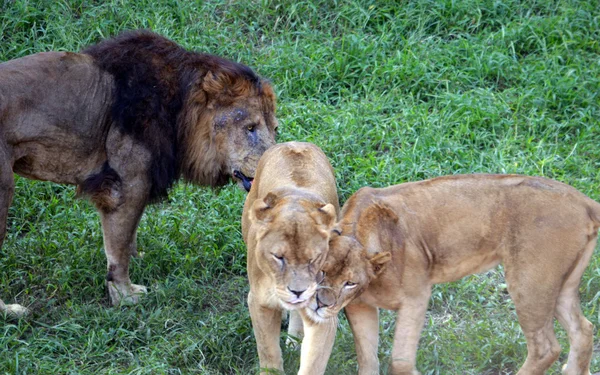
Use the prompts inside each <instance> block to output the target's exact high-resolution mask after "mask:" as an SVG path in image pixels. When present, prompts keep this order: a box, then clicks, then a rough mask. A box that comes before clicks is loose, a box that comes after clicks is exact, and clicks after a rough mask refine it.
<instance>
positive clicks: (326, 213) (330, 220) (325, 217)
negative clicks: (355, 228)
mask: <svg viewBox="0 0 600 375" xmlns="http://www.w3.org/2000/svg"><path fill="white" fill-rule="evenodd" d="M311 216H312V218H313V219H314V220H315V221H316V222H317V224H319V225H323V226H325V227H327V229H330V228H331V227H332V226H333V224H334V223H335V220H336V219H337V212H336V210H335V207H334V206H333V204H331V203H327V204H326V205H324V206H321V207H319V208H318V209H317V210H316V211H315V212H313V213H311Z"/></svg>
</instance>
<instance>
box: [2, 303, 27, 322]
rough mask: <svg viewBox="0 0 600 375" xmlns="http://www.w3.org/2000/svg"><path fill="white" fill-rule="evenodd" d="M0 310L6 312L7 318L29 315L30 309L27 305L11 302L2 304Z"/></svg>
mask: <svg viewBox="0 0 600 375" xmlns="http://www.w3.org/2000/svg"><path fill="white" fill-rule="evenodd" d="M2 312H4V313H6V316H7V317H8V318H16V319H19V318H22V317H24V316H27V315H29V313H30V311H29V309H28V308H27V307H25V306H21V305H17V304H13V305H4V308H3V309H2Z"/></svg>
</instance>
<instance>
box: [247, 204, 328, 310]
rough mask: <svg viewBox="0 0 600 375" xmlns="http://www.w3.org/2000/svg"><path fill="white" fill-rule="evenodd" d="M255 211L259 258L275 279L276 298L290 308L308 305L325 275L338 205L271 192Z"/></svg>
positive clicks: (256, 255) (264, 269) (267, 271)
mask: <svg viewBox="0 0 600 375" xmlns="http://www.w3.org/2000/svg"><path fill="white" fill-rule="evenodd" d="M252 210H253V214H252V215H251V217H250V220H251V221H252V223H253V225H257V228H258V230H257V232H256V246H255V257H256V260H257V263H258V266H259V268H260V269H261V270H262V271H263V272H264V273H266V274H267V275H269V276H270V278H271V280H272V282H273V285H274V288H273V290H274V295H273V296H272V297H275V299H276V301H277V302H279V304H280V305H281V306H282V307H283V308H284V309H287V310H294V309H298V308H303V307H306V305H307V303H308V301H309V299H310V298H311V297H312V296H313V295H314V293H315V291H316V290H317V284H318V282H319V281H320V279H321V277H322V273H321V267H322V265H323V261H324V260H325V256H326V254H327V249H328V242H329V234H330V230H331V227H332V225H333V223H334V221H335V217H336V213H335V208H334V207H333V205H331V204H326V205H325V204H322V203H315V202H312V201H305V200H298V199H295V200H292V198H289V197H282V198H279V199H277V198H273V197H272V196H271V194H269V195H268V196H267V198H265V199H264V201H263V200H259V201H257V202H256V203H255V204H254V207H253V209H252Z"/></svg>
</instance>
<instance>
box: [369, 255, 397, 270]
mask: <svg viewBox="0 0 600 375" xmlns="http://www.w3.org/2000/svg"><path fill="white" fill-rule="evenodd" d="M390 260H392V253H390V252H389V251H384V252H382V253H377V254H375V255H373V256H371V258H370V259H369V262H371V267H373V272H374V273H375V275H379V274H380V273H381V272H383V269H384V268H385V266H386V264H387V263H388V262H389V261H390Z"/></svg>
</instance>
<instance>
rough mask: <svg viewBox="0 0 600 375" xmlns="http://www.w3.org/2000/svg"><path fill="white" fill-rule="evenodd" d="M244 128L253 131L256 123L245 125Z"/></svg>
mask: <svg viewBox="0 0 600 375" xmlns="http://www.w3.org/2000/svg"><path fill="white" fill-rule="evenodd" d="M246 129H248V131H249V132H250V133H252V132H254V131H255V130H256V124H250V125H248V126H247V127H246Z"/></svg>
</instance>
